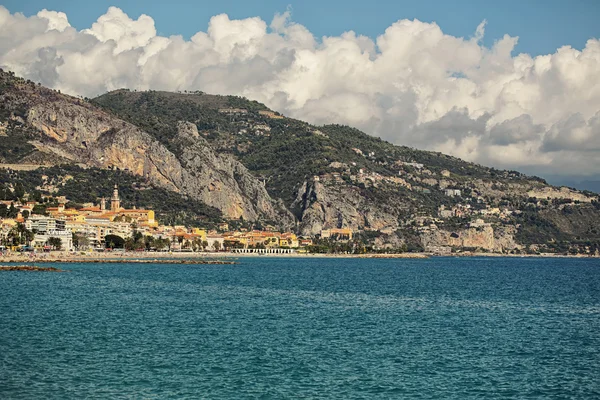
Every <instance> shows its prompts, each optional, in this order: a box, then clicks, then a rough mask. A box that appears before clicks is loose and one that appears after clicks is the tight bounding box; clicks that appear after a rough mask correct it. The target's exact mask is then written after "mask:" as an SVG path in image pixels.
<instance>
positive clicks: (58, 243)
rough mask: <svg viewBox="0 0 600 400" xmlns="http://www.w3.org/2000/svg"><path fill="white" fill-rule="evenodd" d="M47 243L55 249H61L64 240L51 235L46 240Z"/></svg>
mask: <svg viewBox="0 0 600 400" xmlns="http://www.w3.org/2000/svg"><path fill="white" fill-rule="evenodd" d="M46 244H47V245H48V246H51V247H52V248H53V249H54V250H59V249H60V248H61V247H62V240H61V239H60V238H57V237H49V238H48V240H46Z"/></svg>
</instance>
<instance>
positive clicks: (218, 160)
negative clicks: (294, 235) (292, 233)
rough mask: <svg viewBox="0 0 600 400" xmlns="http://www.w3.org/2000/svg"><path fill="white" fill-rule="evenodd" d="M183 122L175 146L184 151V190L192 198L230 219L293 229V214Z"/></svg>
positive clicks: (258, 182)
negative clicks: (217, 210) (259, 222)
mask: <svg viewBox="0 0 600 400" xmlns="http://www.w3.org/2000/svg"><path fill="white" fill-rule="evenodd" d="M191 125H193V124H190V123H180V124H179V126H178V128H179V129H178V134H177V137H176V138H175V142H176V144H177V145H178V146H179V147H180V148H181V155H180V157H179V158H180V160H181V162H182V164H183V167H184V173H183V188H184V190H185V192H186V193H188V194H189V195H190V196H192V197H194V198H196V199H198V200H201V201H203V202H205V203H206V204H208V205H211V206H214V207H217V208H219V209H220V210H221V211H222V212H223V213H224V214H225V215H227V216H229V217H230V218H239V217H243V218H244V219H247V220H257V219H263V220H269V221H274V222H276V223H279V224H281V225H282V226H286V227H290V226H292V225H293V223H294V218H293V215H292V214H291V213H290V212H289V211H288V210H286V209H285V208H284V207H281V206H280V205H279V204H278V203H276V202H275V201H273V199H271V197H270V196H269V194H268V193H267V190H266V189H265V186H264V185H263V183H262V182H260V181H259V180H258V179H256V178H255V177H254V176H253V175H252V174H251V173H250V172H249V171H248V169H247V168H246V167H244V166H243V165H242V164H241V163H240V162H239V161H237V160H236V159H235V158H233V157H232V156H231V155H228V154H217V153H215V152H214V151H213V149H212V148H211V147H210V145H209V144H208V142H207V141H206V140H205V139H204V138H202V137H200V135H198V131H197V129H196V126H195V125H193V127H192V126H191Z"/></svg>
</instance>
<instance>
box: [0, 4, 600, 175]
mask: <svg viewBox="0 0 600 400" xmlns="http://www.w3.org/2000/svg"><path fill="white" fill-rule="evenodd" d="M599 16H600V2H599V1H584V0H572V1H569V2H566V1H556V0H546V1H537V0H529V1H513V0H506V1H502V2H489V1H478V2H476V1H464V0H463V1H461V0H457V1H452V2H448V1H441V0H438V1H419V2H416V1H412V2H407V1H371V2H365V1H357V0H347V1H337V0H334V1H327V2H324V1H322V0H321V1H314V0H304V1H302V2H293V1H275V0H265V1H261V2H252V1H240V0H221V1H219V2H216V1H211V2H204V1H195V2H193V1H178V0H172V1H169V2H164V1H160V2H158V1H140V0H138V1H134V0H129V1H118V2H117V1H112V2H107V1H100V0H98V1H94V2H82V1H74V0H29V1H23V0H21V1H13V0H9V1H4V2H3V3H2V4H1V5H0V67H2V68H5V69H10V70H12V71H14V72H15V73H16V74H18V75H21V76H24V77H26V78H28V79H32V80H34V81H38V82H41V83H42V84H44V85H46V86H50V87H53V88H57V89H60V90H62V91H64V92H66V93H70V94H74V95H82V96H90V97H91V96H95V95H98V94H101V93H104V92H106V91H109V90H114V89H117V88H121V87H128V88H131V89H138V90H147V89H160V90H203V91H205V92H208V93H215V94H236V95H242V96H246V97H248V98H251V99H256V100H258V101H261V102H263V103H265V104H266V105H267V106H269V107H271V108H273V109H275V110H277V111H280V112H282V113H283V114H285V115H288V116H291V117H295V118H300V119H303V120H307V121H309V122H311V123H315V124H324V123H344V124H348V125H351V126H355V127H357V128H359V129H361V130H363V131H365V132H367V133H369V134H372V135H375V136H380V137H382V138H384V139H386V140H389V141H391V142H393V143H396V144H403V145H409V146H411V147H416V148H420V149H429V150H435V151H441V152H444V153H449V154H452V155H455V156H458V157H461V158H463V159H466V160H468V161H474V162H478V163H481V164H485V165H492V166H495V167H499V168H508V169H517V170H520V171H524V172H526V173H532V174H537V175H542V176H544V175H546V176H552V177H558V178H557V179H559V178H560V179H563V180H564V179H567V180H569V179H572V180H575V179H579V180H590V179H592V180H593V179H595V177H596V176H597V175H598V173H599V172H600V41H599V40H598V38H599V37H600V25H598V24H597V20H598V17H599Z"/></svg>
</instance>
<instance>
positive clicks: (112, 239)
mask: <svg viewBox="0 0 600 400" xmlns="http://www.w3.org/2000/svg"><path fill="white" fill-rule="evenodd" d="M104 245H105V247H106V248H107V249H122V248H123V246H124V245H125V239H123V238H122V237H121V236H117V235H106V236H105V237H104Z"/></svg>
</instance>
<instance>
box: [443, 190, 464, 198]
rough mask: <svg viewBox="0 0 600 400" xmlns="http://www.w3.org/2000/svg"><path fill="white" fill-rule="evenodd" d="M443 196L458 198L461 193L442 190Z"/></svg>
mask: <svg viewBox="0 0 600 400" xmlns="http://www.w3.org/2000/svg"><path fill="white" fill-rule="evenodd" d="M444 194H445V195H446V196H450V197H454V196H458V197H460V195H461V191H460V189H444Z"/></svg>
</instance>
